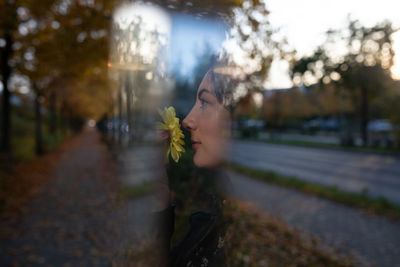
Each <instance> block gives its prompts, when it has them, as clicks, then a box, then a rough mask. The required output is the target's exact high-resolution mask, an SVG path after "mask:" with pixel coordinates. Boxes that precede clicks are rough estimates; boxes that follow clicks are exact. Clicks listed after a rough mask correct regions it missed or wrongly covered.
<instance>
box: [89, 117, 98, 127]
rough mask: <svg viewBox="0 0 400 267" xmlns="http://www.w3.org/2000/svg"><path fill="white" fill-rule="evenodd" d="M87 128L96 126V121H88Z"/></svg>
mask: <svg viewBox="0 0 400 267" xmlns="http://www.w3.org/2000/svg"><path fill="white" fill-rule="evenodd" d="M88 126H89V127H92V128H93V127H94V126H96V121H95V120H93V119H90V120H89V121H88Z"/></svg>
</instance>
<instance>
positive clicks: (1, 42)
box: [0, 38, 6, 47]
mask: <svg viewBox="0 0 400 267" xmlns="http://www.w3.org/2000/svg"><path fill="white" fill-rule="evenodd" d="M5 46H6V40H4V39H3V38H0V47H5Z"/></svg>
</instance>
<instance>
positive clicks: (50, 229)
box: [0, 129, 148, 266]
mask: <svg viewBox="0 0 400 267" xmlns="http://www.w3.org/2000/svg"><path fill="white" fill-rule="evenodd" d="M112 161H113V160H112V158H111V156H110V153H109V151H108V150H107V148H106V146H105V145H104V144H103V143H102V142H101V141H100V136H99V134H98V133H97V132H96V131H95V130H94V129H88V130H86V131H84V132H83V133H82V134H81V135H80V136H78V137H76V138H75V139H74V140H73V142H72V143H71V144H70V145H69V146H68V147H67V148H65V151H63V153H62V158H61V160H60V162H59V163H58V165H57V167H56V169H55V170H54V172H53V174H52V177H51V179H49V182H48V183H46V184H43V185H42V188H41V190H40V191H41V192H42V193H41V194H39V195H38V196H36V198H35V199H33V200H32V202H31V203H28V204H27V205H26V207H25V211H24V212H23V213H22V214H17V215H16V216H14V217H11V218H10V219H9V220H8V221H7V222H2V225H3V226H4V227H5V228H3V229H2V231H1V232H2V234H3V235H2V236H1V238H2V239H1V240H0V266H14V265H15V266H21V265H22V266H42V265H45V266H111V264H112V263H114V264H115V263H116V262H123V260H124V257H126V255H125V254H124V253H125V251H126V250H129V249H130V248H133V247H135V246H136V247H137V246H139V244H140V237H141V236H140V235H138V231H139V234H140V233H141V231H140V230H141V229H142V228H140V227H141V226H142V225H148V221H146V217H144V216H142V215H143V213H145V211H144V210H143V209H144V208H145V207H146V206H143V205H139V204H140V203H143V201H146V200H142V202H140V203H138V202H129V203H122V202H121V201H118V200H117V196H118V194H117V192H118V188H119V182H118V181H117V176H116V173H115V172H114V171H113V168H112V166H110V163H111V162H112ZM139 226H140V227H139Z"/></svg>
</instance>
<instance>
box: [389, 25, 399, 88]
mask: <svg viewBox="0 0 400 267" xmlns="http://www.w3.org/2000/svg"><path fill="white" fill-rule="evenodd" d="M392 39H393V50H394V53H395V55H394V64H393V66H392V68H391V72H392V77H393V78H394V79H399V80H400V32H396V33H394V34H393V35H392Z"/></svg>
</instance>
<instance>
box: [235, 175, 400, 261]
mask: <svg viewBox="0 0 400 267" xmlns="http://www.w3.org/2000/svg"><path fill="white" fill-rule="evenodd" d="M228 176H229V177H230V179H231V181H232V185H233V190H232V191H231V194H232V195H233V196H235V197H239V198H241V199H244V200H246V201H249V202H251V203H253V204H255V205H256V207H258V208H259V209H260V210H261V211H263V212H267V213H268V214H270V215H272V216H274V217H278V218H280V219H282V220H283V221H285V222H286V223H287V224H288V225H291V226H294V227H296V228H297V229H300V230H302V231H304V232H305V233H306V234H308V235H311V236H315V237H317V238H319V239H320V240H321V241H322V244H324V245H327V246H335V247H340V248H345V249H349V250H350V251H351V253H352V254H353V256H354V257H355V258H356V259H357V260H358V264H357V265H359V266H364V265H366V264H367V263H375V264H376V265H377V266H382V267H384V266H388V267H393V266H400V224H399V223H395V222H392V221H389V220H386V219H383V218H380V217H377V216H373V215H368V214H365V213H363V212H361V211H358V210H355V209H352V208H349V207H346V206H343V205H339V204H335V203H332V202H330V201H327V200H322V199H320V198H317V197H314V196H309V195H307V194H303V193H300V192H297V191H294V190H291V189H287V188H283V187H279V186H275V185H270V184H267V183H263V182H260V181H257V180H253V179H250V178H248V177H245V176H243V175H240V174H237V173H234V172H228Z"/></svg>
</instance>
